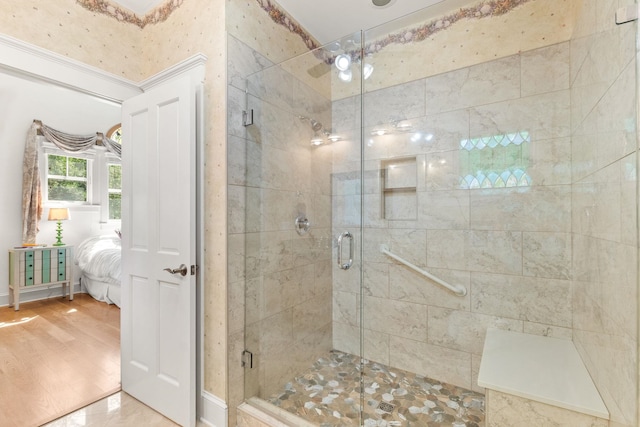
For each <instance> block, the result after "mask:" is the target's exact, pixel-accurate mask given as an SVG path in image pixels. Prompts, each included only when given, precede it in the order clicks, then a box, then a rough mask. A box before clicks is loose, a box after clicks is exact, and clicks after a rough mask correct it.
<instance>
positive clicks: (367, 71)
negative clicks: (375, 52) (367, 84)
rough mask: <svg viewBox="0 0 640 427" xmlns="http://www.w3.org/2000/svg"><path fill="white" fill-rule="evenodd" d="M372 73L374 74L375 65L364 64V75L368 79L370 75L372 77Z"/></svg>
mask: <svg viewBox="0 0 640 427" xmlns="http://www.w3.org/2000/svg"><path fill="white" fill-rule="evenodd" d="M371 74H373V65H371V64H364V68H363V69H362V75H363V76H364V79H365V80H367V79H368V78H369V77H371Z"/></svg>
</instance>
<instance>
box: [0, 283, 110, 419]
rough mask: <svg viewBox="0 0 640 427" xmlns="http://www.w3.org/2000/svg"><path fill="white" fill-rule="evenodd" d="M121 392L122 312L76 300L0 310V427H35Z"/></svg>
mask: <svg viewBox="0 0 640 427" xmlns="http://www.w3.org/2000/svg"><path fill="white" fill-rule="evenodd" d="M119 389H120V309H119V308H118V307H116V306H115V305H108V304H105V303H103V302H99V301H96V300H94V299H93V298H92V297H91V296H89V295H87V294H76V295H75V296H74V300H73V301H68V300H67V299H63V298H61V297H58V298H51V299H47V300H42V301H34V302H26V303H21V304H20V310H19V311H15V310H14V309H13V308H10V307H2V308H0V425H2V426H3V427H13V426H16V427H29V426H39V425H42V424H44V423H46V422H49V421H51V420H53V419H55V418H58V417H60V416H62V415H65V414H67V413H69V412H71V411H74V410H76V409H78V408H81V407H83V406H86V405H88V404H89V403H92V402H94V401H96V400H99V399H101V398H103V397H105V396H108V395H110V394H113V393H114V392H116V391H118V390H119Z"/></svg>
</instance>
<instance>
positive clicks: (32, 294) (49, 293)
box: [0, 283, 82, 307]
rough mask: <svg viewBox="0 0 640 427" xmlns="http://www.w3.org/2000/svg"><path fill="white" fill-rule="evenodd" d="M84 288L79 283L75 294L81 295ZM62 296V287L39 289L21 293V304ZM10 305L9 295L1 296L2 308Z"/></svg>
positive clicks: (74, 291)
mask: <svg viewBox="0 0 640 427" xmlns="http://www.w3.org/2000/svg"><path fill="white" fill-rule="evenodd" d="M81 291H82V288H81V287H80V284H79V283H76V284H75V285H73V293H74V294H79V293H81ZM61 296H62V285H51V287H48V288H38V289H33V290H24V291H22V292H20V304H22V303H23V302H29V301H38V300H41V299H47V298H55V297H61ZM8 305H9V294H4V295H0V307H6V306H8Z"/></svg>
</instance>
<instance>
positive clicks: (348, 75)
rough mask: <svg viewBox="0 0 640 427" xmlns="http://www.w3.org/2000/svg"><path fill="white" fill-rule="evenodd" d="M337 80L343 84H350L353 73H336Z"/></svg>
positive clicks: (347, 71)
mask: <svg viewBox="0 0 640 427" xmlns="http://www.w3.org/2000/svg"><path fill="white" fill-rule="evenodd" d="M338 78H339V79H340V80H342V81H343V82H350V81H351V79H352V78H353V73H351V70H346V71H340V72H339V73H338Z"/></svg>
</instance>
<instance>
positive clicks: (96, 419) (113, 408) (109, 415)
mask: <svg viewBox="0 0 640 427" xmlns="http://www.w3.org/2000/svg"><path fill="white" fill-rule="evenodd" d="M85 426H87V427H107V426H108V427H142V426H144V427H176V426H178V424H176V423H174V422H172V421H171V420H169V419H167V418H165V417H163V416H162V415H160V414H159V413H157V412H156V411H154V410H153V409H151V408H149V407H148V406H146V405H144V404H143V403H141V402H139V401H138V400H136V399H134V398H133V397H131V396H129V395H128V394H126V393H124V392H118V393H116V394H113V395H111V396H109V397H106V398H104V399H102V400H99V401H97V402H95V403H93V404H91V405H89V406H86V407H84V408H81V409H79V410H77V411H75V412H72V413H71V414H69V415H67V416H64V417H62V418H59V419H57V420H55V421H53V422H51V423H49V424H46V425H45V426H44V427H85ZM197 426H198V427H204V426H205V424H203V423H201V422H198V424H197Z"/></svg>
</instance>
